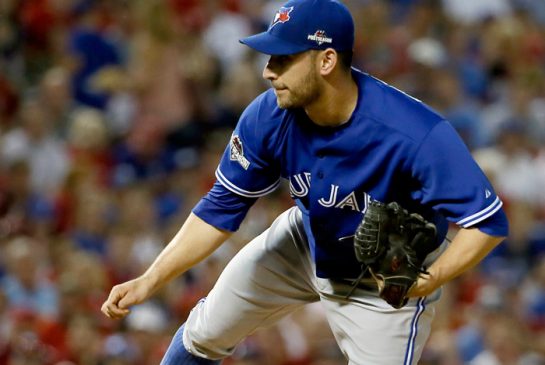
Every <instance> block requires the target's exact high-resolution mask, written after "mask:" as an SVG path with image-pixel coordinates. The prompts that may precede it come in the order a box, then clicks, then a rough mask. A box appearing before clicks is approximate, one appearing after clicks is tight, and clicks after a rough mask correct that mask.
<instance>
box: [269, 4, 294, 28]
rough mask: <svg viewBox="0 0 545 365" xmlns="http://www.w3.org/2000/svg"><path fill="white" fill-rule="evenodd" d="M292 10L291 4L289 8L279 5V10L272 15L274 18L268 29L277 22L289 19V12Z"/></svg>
mask: <svg viewBox="0 0 545 365" xmlns="http://www.w3.org/2000/svg"><path fill="white" fill-rule="evenodd" d="M292 10H293V6H290V7H289V8H285V7H281V8H280V10H278V11H277V12H276V14H275V15H274V19H273V21H272V23H271V26H270V27H269V29H270V28H272V27H274V26H275V25H276V24H278V23H285V22H287V21H288V20H290V13H291V11H292Z"/></svg>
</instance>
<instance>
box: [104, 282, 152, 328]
mask: <svg viewBox="0 0 545 365" xmlns="http://www.w3.org/2000/svg"><path fill="white" fill-rule="evenodd" d="M151 294H152V286H151V284H150V281H149V280H148V279H147V278H146V277H144V276H141V277H138V278H136V279H133V280H130V281H127V282H125V283H122V284H119V285H116V286H114V287H113V288H112V290H111V291H110V295H109V296H108V299H106V301H105V302H104V303H103V304H102V307H101V311H102V313H104V314H105V315H106V316H107V317H109V318H112V319H121V318H123V317H125V316H126V315H127V314H129V313H130V307H131V306H133V305H135V304H139V303H142V302H143V301H145V300H146V299H148V298H149V297H150V296H151Z"/></svg>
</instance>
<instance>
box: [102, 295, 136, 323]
mask: <svg viewBox="0 0 545 365" xmlns="http://www.w3.org/2000/svg"><path fill="white" fill-rule="evenodd" d="M125 295H126V292H124V291H122V290H121V289H120V288H119V287H114V288H113V289H112V291H111V292H110V296H109V297H108V299H106V301H105V302H104V304H102V307H101V309H100V310H101V311H102V313H104V314H105V315H106V316H107V317H109V318H112V319H121V318H123V317H125V316H126V315H127V314H129V312H130V310H129V309H127V308H125V307H123V306H120V305H119V303H120V301H121V300H122V299H123V298H124V297H125Z"/></svg>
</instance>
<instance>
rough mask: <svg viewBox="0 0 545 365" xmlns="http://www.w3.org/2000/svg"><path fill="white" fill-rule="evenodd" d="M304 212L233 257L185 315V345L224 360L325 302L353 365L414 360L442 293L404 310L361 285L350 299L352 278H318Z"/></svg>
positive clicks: (287, 216)
mask: <svg viewBox="0 0 545 365" xmlns="http://www.w3.org/2000/svg"><path fill="white" fill-rule="evenodd" d="M301 214H302V213H301V211H300V210H299V209H298V208H296V207H294V208H291V209H289V210H287V211H286V212H284V213H283V214H281V215H280V216H279V217H278V218H277V219H276V220H275V221H274V223H273V224H272V225H271V227H270V228H269V229H268V230H266V231H265V232H263V233H262V234H261V235H259V236H258V237H256V238H255V239H254V240H252V241H251V242H250V243H249V244H247V245H246V246H245V247H244V248H243V249H242V250H241V251H240V252H239V253H238V254H237V255H236V256H235V257H234V258H233V259H232V260H231V261H230V262H229V264H228V265H227V266H226V268H225V270H224V271H223V273H222V274H221V276H220V277H219V279H218V281H217V282H216V285H215V286H214V288H213V289H212V290H211V291H210V294H209V295H208V297H207V298H206V299H205V300H201V301H200V302H199V303H198V304H197V305H196V306H195V308H194V309H193V310H192V312H191V314H190V315H189V318H188V319H187V322H186V324H185V331H184V336H183V342H184V346H185V347H186V349H187V350H188V351H189V352H191V353H192V354H194V355H196V356H200V357H204V358H208V359H221V358H223V357H226V356H229V355H230V354H231V353H232V352H233V351H234V348H235V346H236V345H237V344H238V343H239V342H241V341H242V340H243V339H244V338H245V337H246V336H248V335H250V334H251V333H252V332H254V331H255V330H257V329H259V328H262V327H267V326H269V325H271V324H273V323H275V322H276V321H278V320H279V319H280V318H282V317H284V316H286V315H288V314H290V313H292V312H293V311H295V310H297V309H298V308H300V307H301V306H304V305H305V304H308V303H312V302H317V301H320V302H321V303H322V305H323V306H324V308H325V312H326V315H327V320H328V322H329V325H330V327H331V329H332V331H333V334H334V336H335V339H336V340H337V343H338V345H339V347H340V349H341V351H342V352H343V354H344V355H345V357H346V358H347V359H348V364H357V365H401V364H403V365H412V364H417V362H418V359H419V358H420V355H421V354H422V349H423V347H424V344H425V342H426V340H427V338H428V336H429V334H430V329H431V322H432V319H433V316H434V303H435V302H436V300H437V299H438V297H439V295H440V294H439V291H438V292H437V293H434V294H433V295H432V296H431V297H428V298H415V299H411V300H410V301H409V303H408V304H407V305H406V306H405V307H403V308H401V309H399V310H396V309H394V308H392V307H391V306H390V305H388V304H387V303H386V302H385V301H383V300H382V299H380V298H379V297H378V296H377V294H376V293H375V292H374V291H372V290H366V289H363V288H360V287H358V288H357V289H356V290H355V291H354V293H353V294H352V295H351V296H350V298H349V299H346V298H345V297H346V295H347V294H348V293H349V291H350V289H351V285H350V282H349V281H334V280H330V279H322V278H318V277H316V275H315V270H314V264H313V262H312V259H311V257H310V251H309V247H308V244H307V243H306V238H305V233H304V231H303V223H302V219H301Z"/></svg>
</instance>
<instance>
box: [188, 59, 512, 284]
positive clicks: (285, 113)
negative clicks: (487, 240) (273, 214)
mask: <svg viewBox="0 0 545 365" xmlns="http://www.w3.org/2000/svg"><path fill="white" fill-rule="evenodd" d="M353 77H354V79H355V81H356V83H357V84H358V90H359V92H358V102H357V106H356V109H355V111H354V112H353V114H352V116H351V118H350V119H349V120H348V121H347V122H345V123H344V124H342V125H340V126H337V127H321V126H318V125H316V124H314V123H313V122H312V121H311V120H310V119H309V118H308V116H307V115H306V113H305V111H304V110H303V109H288V110H285V109H280V108H279V107H278V106H277V103H276V96H275V94H274V91H273V90H272V89H271V90H268V91H266V92H265V93H263V94H261V95H260V96H259V97H257V98H256V99H255V100H254V101H253V102H252V103H251V104H250V105H249V106H248V108H247V109H246V110H245V111H244V113H243V114H242V116H241V117H240V121H239V123H238V125H237V127H236V129H235V130H234V132H233V134H232V136H231V141H230V143H229V146H227V148H226V150H225V153H224V155H223V157H222V159H221V162H220V164H219V166H218V168H217V170H216V177H217V182H216V184H215V186H214V188H213V189H212V190H211V191H210V192H209V193H208V195H207V196H205V197H204V198H203V199H202V200H201V202H200V203H199V204H197V206H196V207H195V208H194V210H193V212H194V213H195V214H196V215H197V216H199V217H200V218H202V219H203V220H205V221H206V222H208V223H209V224H212V225H214V226H216V227H219V228H223V229H227V230H236V229H237V228H238V226H239V225H240V223H241V222H242V220H243V218H244V216H245V214H246V212H247V211H248V209H249V207H250V206H251V204H252V203H253V202H254V201H255V200H256V199H257V198H258V197H260V196H263V195H266V194H268V193H270V192H271V191H273V190H274V189H276V188H277V187H278V185H279V184H280V181H281V179H282V178H284V179H287V180H288V181H289V188H290V194H291V196H292V198H293V199H294V201H295V203H296V204H297V206H298V207H299V208H300V210H301V211H302V212H303V222H304V227H305V232H306V235H307V237H308V241H309V245H310V249H311V253H312V256H313V259H314V260H315V262H316V270H317V272H316V274H317V275H318V276H319V277H330V278H331V277H338V278H341V277H342V278H350V277H356V276H357V275H358V274H359V273H360V272H361V268H360V264H359V263H358V262H357V260H356V258H355V255H354V249H353V245H352V240H340V239H341V238H343V237H347V236H351V235H353V234H354V231H355V229H356V227H357V225H358V224H359V223H360V222H361V220H362V217H363V214H364V213H365V211H366V208H367V204H368V202H369V201H370V199H374V200H378V201H381V202H385V203H386V202H390V201H396V202H398V203H399V204H400V205H401V206H403V207H404V208H406V209H407V210H408V211H410V212H418V213H420V214H422V215H423V216H424V217H425V218H426V219H428V220H430V221H432V222H434V223H435V224H436V225H437V227H438V231H439V235H438V236H439V237H438V243H439V242H440V241H442V240H443V239H444V237H445V235H446V231H447V226H448V222H453V223H456V224H458V225H459V226H461V227H464V228H468V227H475V226H478V227H479V228H480V229H482V230H483V231H485V232H486V233H488V234H491V235H497V236H505V235H506V234H507V220H506V218H505V214H504V213H503V210H502V209H501V207H502V202H501V200H500V199H499V198H498V196H497V195H496V193H495V192H494V189H493V187H492V186H491V184H490V182H489V181H488V179H487V178H486V176H485V175H484V173H483V172H482V171H481V169H480V168H479V167H478V165H477V164H476V163H475V161H474V160H473V158H472V157H471V154H470V153H469V151H468V150H467V148H466V146H465V145H464V143H463V142H462V140H461V139H460V137H459V136H458V134H457V133H456V132H455V130H454V129H453V128H452V126H451V125H450V124H449V123H448V122H447V121H445V120H444V119H443V118H442V117H441V116H440V115H439V114H437V113H435V112H434V111H433V110H431V109H430V108H428V107H427V106H426V105H425V104H423V103H422V102H420V101H418V100H416V99H414V98H412V97H410V96H408V95H407V94H405V93H403V92H401V91H399V90H397V89H395V88H393V87H391V86H389V85H387V84H385V83H383V82H382V81H380V80H377V79H375V78H373V77H371V76H369V75H367V74H365V73H362V72H360V71H357V70H353Z"/></svg>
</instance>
